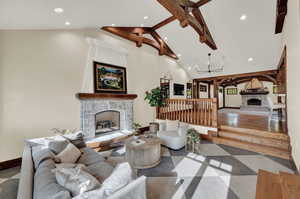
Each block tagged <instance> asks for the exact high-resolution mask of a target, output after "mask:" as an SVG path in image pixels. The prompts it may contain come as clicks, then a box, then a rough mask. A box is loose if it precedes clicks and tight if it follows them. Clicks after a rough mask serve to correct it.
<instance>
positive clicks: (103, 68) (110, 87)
mask: <svg viewBox="0 0 300 199" xmlns="http://www.w3.org/2000/svg"><path fill="white" fill-rule="evenodd" d="M94 92H95V93H116V94H127V77H126V68H125V67H121V66H116V65H112V64H106V63H101V62H95V61H94Z"/></svg>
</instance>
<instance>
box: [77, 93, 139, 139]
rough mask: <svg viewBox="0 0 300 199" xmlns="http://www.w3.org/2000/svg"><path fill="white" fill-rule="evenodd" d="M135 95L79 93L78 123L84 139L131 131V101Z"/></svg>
mask: <svg viewBox="0 0 300 199" xmlns="http://www.w3.org/2000/svg"><path fill="white" fill-rule="evenodd" d="M136 97H137V95H127V94H93V93H79V94H77V98H78V99H79V100H80V103H81V111H80V123H81V130H82V132H83V134H84V135H85V137H95V136H97V135H99V136H100V135H101V134H104V133H107V132H113V131H131V130H132V123H133V100H134V99H135V98H136Z"/></svg>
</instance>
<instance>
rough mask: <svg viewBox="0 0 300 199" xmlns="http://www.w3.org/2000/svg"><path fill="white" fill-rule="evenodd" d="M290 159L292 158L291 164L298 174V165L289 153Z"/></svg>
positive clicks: (299, 172)
mask: <svg viewBox="0 0 300 199" xmlns="http://www.w3.org/2000/svg"><path fill="white" fill-rule="evenodd" d="M291 159H292V163H293V166H294V167H295V170H296V174H300V170H298V167H297V165H296V162H295V159H294V157H293V155H292V154H291Z"/></svg>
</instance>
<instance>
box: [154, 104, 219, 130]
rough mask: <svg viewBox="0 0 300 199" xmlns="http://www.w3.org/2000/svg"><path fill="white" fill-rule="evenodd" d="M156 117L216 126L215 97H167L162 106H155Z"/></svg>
mask: <svg viewBox="0 0 300 199" xmlns="http://www.w3.org/2000/svg"><path fill="white" fill-rule="evenodd" d="M156 117H157V118H158V119H169V120H180V121H181V122H186V123H190V124H195V125H202V126H210V127H217V126H218V110H217V99H215V98H213V99H167V100H166V105H165V106H164V107H159V108H157V113H156Z"/></svg>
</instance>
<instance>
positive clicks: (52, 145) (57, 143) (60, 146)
mask: <svg viewBox="0 0 300 199" xmlns="http://www.w3.org/2000/svg"><path fill="white" fill-rule="evenodd" d="M68 144H69V141H68V140H49V141H48V148H49V149H50V150H51V151H53V152H54V153H55V154H59V153H60V152H62V151H63V150H64V149H65V148H66V147H67V146H68Z"/></svg>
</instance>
